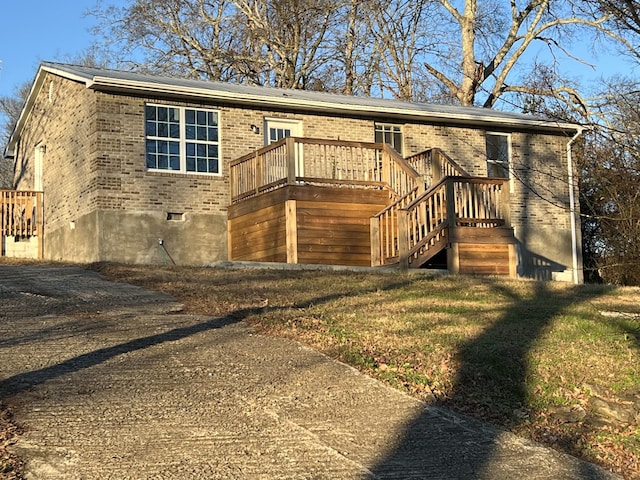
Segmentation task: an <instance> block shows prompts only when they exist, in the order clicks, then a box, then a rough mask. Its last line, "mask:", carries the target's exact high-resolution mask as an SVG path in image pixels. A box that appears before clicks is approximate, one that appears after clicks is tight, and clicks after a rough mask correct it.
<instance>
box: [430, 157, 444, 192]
mask: <svg viewBox="0 0 640 480" xmlns="http://www.w3.org/2000/svg"><path fill="white" fill-rule="evenodd" d="M441 178H442V161H441V159H440V152H438V151H437V150H436V151H433V150H432V151H431V185H435V184H436V183H438V182H439V181H440V179H441Z"/></svg>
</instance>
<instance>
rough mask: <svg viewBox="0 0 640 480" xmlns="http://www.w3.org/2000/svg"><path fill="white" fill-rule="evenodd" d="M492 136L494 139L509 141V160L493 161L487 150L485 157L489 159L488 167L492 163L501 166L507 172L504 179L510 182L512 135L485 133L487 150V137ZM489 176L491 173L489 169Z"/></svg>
mask: <svg viewBox="0 0 640 480" xmlns="http://www.w3.org/2000/svg"><path fill="white" fill-rule="evenodd" d="M489 135H491V136H494V137H505V138H506V139H507V160H506V161H504V160H496V159H492V158H489V152H488V151H486V150H485V156H486V159H487V166H488V165H489V164H490V163H491V164H494V165H501V166H502V167H503V169H504V170H506V171H507V176H506V177H504V178H505V179H507V180H510V179H511V177H512V175H511V166H512V163H511V158H512V155H511V134H510V133H504V132H485V134H484V139H485V149H486V144H487V137H488V136H489ZM505 164H506V168H505ZM487 175H489V171H488V168H487Z"/></svg>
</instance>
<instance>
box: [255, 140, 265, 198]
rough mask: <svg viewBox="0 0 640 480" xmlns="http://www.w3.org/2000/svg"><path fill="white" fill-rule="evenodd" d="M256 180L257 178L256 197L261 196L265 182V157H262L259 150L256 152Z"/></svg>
mask: <svg viewBox="0 0 640 480" xmlns="http://www.w3.org/2000/svg"><path fill="white" fill-rule="evenodd" d="M255 162H256V178H255V182H256V195H258V194H260V187H261V186H262V185H264V183H265V181H264V162H263V157H262V155H260V154H259V153H258V150H256V160H255Z"/></svg>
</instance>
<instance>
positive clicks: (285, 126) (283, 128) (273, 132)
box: [264, 118, 304, 177]
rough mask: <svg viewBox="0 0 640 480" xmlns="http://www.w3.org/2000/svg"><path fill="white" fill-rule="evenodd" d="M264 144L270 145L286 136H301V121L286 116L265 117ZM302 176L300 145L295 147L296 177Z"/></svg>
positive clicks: (302, 164) (302, 166) (302, 165)
mask: <svg viewBox="0 0 640 480" xmlns="http://www.w3.org/2000/svg"><path fill="white" fill-rule="evenodd" d="M264 133H265V135H264V144H265V145H270V144H272V143H274V142H277V141H278V140H282V139H283V138H287V137H301V136H302V122H301V121H300V120H288V119H286V118H267V119H265V125H264ZM303 176H304V162H303V159H302V145H299V148H297V149H296V177H303Z"/></svg>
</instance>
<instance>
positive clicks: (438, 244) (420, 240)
mask: <svg viewBox="0 0 640 480" xmlns="http://www.w3.org/2000/svg"><path fill="white" fill-rule="evenodd" d="M404 198H405V204H404V205H403V206H401V204H400V203H399V202H396V203H394V204H393V205H391V206H389V207H387V208H385V209H384V210H383V211H381V212H379V213H378V214H377V215H376V216H374V217H373V218H372V219H371V232H372V233H371V235H372V241H371V244H372V245H375V247H376V251H375V252H373V253H372V265H374V266H376V265H384V264H386V263H390V262H391V259H394V260H395V259H399V262H400V266H401V267H404V268H408V267H409V266H410V265H411V264H412V263H413V262H414V261H416V260H418V259H422V260H424V259H426V258H428V257H429V256H430V255H431V253H429V250H431V251H432V252H433V253H435V249H436V248H442V247H443V245H446V242H447V240H446V239H447V238H448V235H449V230H450V229H451V228H456V227H457V226H474V227H479V228H492V227H498V226H509V225H510V215H509V201H508V180H505V179H502V178H485V177H468V176H465V177H463V176H448V177H445V178H442V179H441V180H440V181H438V182H437V183H436V184H435V185H433V186H432V187H431V188H429V189H428V190H427V191H426V192H424V193H421V194H419V195H417V196H415V198H414V199H413V200H411V201H409V202H406V199H407V198H410V197H404ZM374 235H377V238H376V239H374V238H373V237H374Z"/></svg>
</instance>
